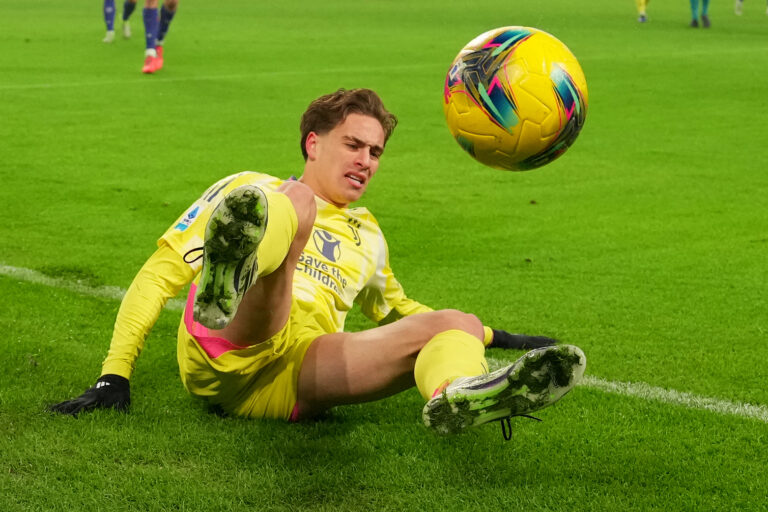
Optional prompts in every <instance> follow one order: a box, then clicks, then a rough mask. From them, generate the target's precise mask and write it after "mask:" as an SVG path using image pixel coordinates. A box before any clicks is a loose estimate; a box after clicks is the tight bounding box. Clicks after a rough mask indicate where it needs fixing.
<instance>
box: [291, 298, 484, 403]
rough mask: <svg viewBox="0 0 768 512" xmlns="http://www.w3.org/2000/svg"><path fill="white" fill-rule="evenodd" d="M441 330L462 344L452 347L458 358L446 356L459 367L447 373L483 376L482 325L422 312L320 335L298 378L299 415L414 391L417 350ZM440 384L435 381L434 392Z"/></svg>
mask: <svg viewBox="0 0 768 512" xmlns="http://www.w3.org/2000/svg"><path fill="white" fill-rule="evenodd" d="M443 332H450V333H451V335H448V336H450V337H452V338H454V339H456V340H458V341H456V343H455V344H454V345H455V346H454V348H455V349H456V350H455V351H456V352H457V353H458V352H460V353H461V354H458V357H454V356H456V355H457V354H454V355H450V354H444V355H447V356H449V357H448V358H449V359H450V360H451V361H454V362H455V363H456V365H455V366H456V367H457V369H456V370H452V369H449V370H448V373H458V374H461V375H466V374H470V375H476V374H479V373H483V372H484V370H485V368H486V363H485V359H484V356H483V353H484V350H485V348H484V346H483V342H482V337H483V326H482V323H481V322H480V320H478V319H477V317H475V316H474V315H469V314H466V313H462V312H460V311H455V310H442V311H434V312H430V313H422V314H418V315H412V316H407V317H405V318H403V319H401V320H398V321H396V322H393V323H391V324H387V325H384V326H381V327H376V328H374V329H369V330H366V331H362V332H356V333H345V332H341V333H332V334H326V335H323V336H320V337H319V338H317V339H316V340H314V341H313V342H312V344H311V345H310V347H309V349H308V350H307V353H306V356H305V357H304V361H303V363H302V366H301V372H300V374H299V385H298V404H297V405H298V410H299V415H300V417H311V416H314V415H316V414H318V413H320V412H322V411H324V410H326V409H328V408H330V407H333V406H336V405H345V404H352V403H360V402H369V401H372V400H378V399H380V398H385V397H387V396H390V395H394V394H396V393H399V392H401V391H403V390H406V389H408V388H411V387H413V386H414V384H415V383H416V382H415V379H414V373H413V370H414V366H415V365H416V358H417V357H418V355H419V352H421V350H422V349H423V348H424V346H425V345H427V343H429V342H430V340H432V339H433V338H435V336H437V335H439V334H441V333H443ZM444 337H445V336H444ZM449 344H450V343H449ZM436 364H442V363H436ZM458 374H457V375H454V376H455V377H457V376H459V375H458ZM446 378H448V377H446ZM439 385H440V383H435V384H434V387H435V389H433V390H432V391H431V392H434V391H436V389H437V387H438V386H439ZM427 386H429V385H428V384H427ZM431 392H430V393H431Z"/></svg>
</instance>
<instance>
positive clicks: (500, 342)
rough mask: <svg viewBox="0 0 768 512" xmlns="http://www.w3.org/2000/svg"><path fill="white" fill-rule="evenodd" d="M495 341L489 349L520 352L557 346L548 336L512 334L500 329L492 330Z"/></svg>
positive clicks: (555, 341)
mask: <svg viewBox="0 0 768 512" xmlns="http://www.w3.org/2000/svg"><path fill="white" fill-rule="evenodd" d="M491 330H492V331H493V340H492V341H491V343H490V345H488V347H487V348H514V349H518V350H530V349H534V348H542V347H551V346H552V345H555V344H557V340H556V339H554V338H548V337H546V336H529V335H527V334H512V333H509V332H507V331H502V330H500V329H491Z"/></svg>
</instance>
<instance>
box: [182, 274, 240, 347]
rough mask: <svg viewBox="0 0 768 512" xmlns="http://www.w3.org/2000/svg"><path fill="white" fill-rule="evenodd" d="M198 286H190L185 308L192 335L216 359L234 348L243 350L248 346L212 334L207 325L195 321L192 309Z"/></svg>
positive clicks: (188, 328)
mask: <svg viewBox="0 0 768 512" xmlns="http://www.w3.org/2000/svg"><path fill="white" fill-rule="evenodd" d="M196 291H197V286H196V285H195V284H194V283H192V284H191V285H190V287H189V295H188V296H187V307H186V308H184V325H186V327H187V331H188V332H189V334H191V335H192V337H193V338H195V340H197V343H198V344H199V345H200V346H201V347H202V348H203V350H205V353H206V354H208V356H209V357H210V358H211V359H216V358H217V357H219V356H220V355H221V354H225V353H227V352H231V351H232V350H243V349H246V348H248V347H241V346H240V345H235V344H234V343H232V342H231V341H229V340H227V339H224V338H219V337H217V336H211V331H210V329H208V328H207V327H206V326H204V325H202V324H200V323H198V322H195V320H194V318H193V316H192V311H193V307H194V304H195V292H196Z"/></svg>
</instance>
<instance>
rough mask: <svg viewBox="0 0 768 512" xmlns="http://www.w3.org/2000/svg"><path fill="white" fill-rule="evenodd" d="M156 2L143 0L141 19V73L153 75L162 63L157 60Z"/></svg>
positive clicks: (156, 0)
mask: <svg viewBox="0 0 768 512" xmlns="http://www.w3.org/2000/svg"><path fill="white" fill-rule="evenodd" d="M157 4H158V0H145V1H144V10H143V11H142V18H143V19H144V39H145V43H146V45H145V50H144V67H142V68H141V72H142V73H154V72H155V71H159V70H160V68H161V67H162V63H161V62H160V61H159V60H158V58H157V49H156V46H157V31H158V28H159V24H160V21H159V19H158V15H157Z"/></svg>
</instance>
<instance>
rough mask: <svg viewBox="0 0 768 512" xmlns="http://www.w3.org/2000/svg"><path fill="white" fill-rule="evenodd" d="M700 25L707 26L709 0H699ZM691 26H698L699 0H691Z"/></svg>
mask: <svg viewBox="0 0 768 512" xmlns="http://www.w3.org/2000/svg"><path fill="white" fill-rule="evenodd" d="M701 26H702V27H704V28H709V0H701ZM691 27H692V28H699V0H691Z"/></svg>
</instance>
